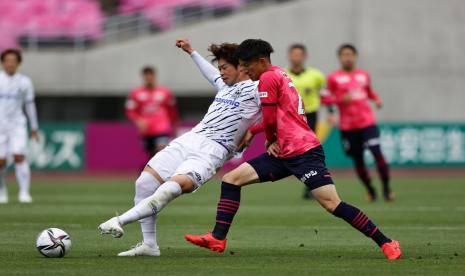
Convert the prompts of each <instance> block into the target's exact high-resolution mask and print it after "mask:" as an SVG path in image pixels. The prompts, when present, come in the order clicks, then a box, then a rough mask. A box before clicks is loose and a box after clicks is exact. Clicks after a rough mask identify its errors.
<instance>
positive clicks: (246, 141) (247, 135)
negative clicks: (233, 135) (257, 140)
mask: <svg viewBox="0 0 465 276" xmlns="http://www.w3.org/2000/svg"><path fill="white" fill-rule="evenodd" d="M253 137H254V135H253V134H252V132H251V131H250V130H247V132H246V133H245V134H244V137H242V141H241V143H240V144H239V146H238V147H237V150H236V151H237V152H242V151H243V150H244V149H245V148H247V147H248V146H249V145H250V143H252V139H253Z"/></svg>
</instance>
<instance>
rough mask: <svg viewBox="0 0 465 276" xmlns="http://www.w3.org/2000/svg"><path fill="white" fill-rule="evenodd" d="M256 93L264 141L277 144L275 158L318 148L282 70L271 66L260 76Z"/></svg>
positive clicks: (296, 96)
mask: <svg viewBox="0 0 465 276" xmlns="http://www.w3.org/2000/svg"><path fill="white" fill-rule="evenodd" d="M258 91H259V95H260V100H261V103H262V111H263V126H264V129H265V134H266V139H267V140H268V141H270V142H273V141H277V142H278V145H279V148H280V152H279V157H285V158H288V157H293V156H297V155H300V154H303V153H305V152H307V151H308V150H310V149H312V148H315V147H317V146H319V145H320V141H319V140H318V138H317V137H316V135H315V133H314V132H313V131H312V130H311V129H310V127H309V126H308V124H307V119H306V117H305V110H304V104H303V101H302V99H301V98H300V95H299V93H298V92H297V90H296V89H295V87H294V84H293V83H292V81H291V78H290V77H289V76H288V75H287V73H286V72H285V71H284V70H283V69H281V68H279V67H277V66H273V67H271V68H270V69H269V70H268V71H267V72H265V73H263V74H262V75H261V76H260V83H259V84H258ZM273 107H275V108H273Z"/></svg>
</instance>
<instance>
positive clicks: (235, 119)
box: [192, 52, 261, 153]
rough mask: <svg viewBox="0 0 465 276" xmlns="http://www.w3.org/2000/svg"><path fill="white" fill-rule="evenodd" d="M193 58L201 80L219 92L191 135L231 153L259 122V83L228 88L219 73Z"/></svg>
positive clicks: (249, 81)
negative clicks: (209, 141)
mask: <svg viewBox="0 0 465 276" xmlns="http://www.w3.org/2000/svg"><path fill="white" fill-rule="evenodd" d="M192 58H193V59H194V61H195V62H196V64H197V65H198V66H199V68H200V69H201V71H202V73H203V74H204V76H206V77H207V79H208V80H209V81H210V82H211V83H212V84H213V85H214V86H215V88H216V89H218V93H217V94H216V97H215V99H214V100H213V103H212V104H211V105H210V107H209V109H208V112H207V114H206V115H205V116H204V118H203V119H202V121H201V122H200V123H199V124H198V125H196V126H195V127H194V128H193V129H192V132H194V133H197V134H200V135H202V136H205V137H207V138H209V139H211V140H213V141H215V142H217V143H219V144H221V145H222V146H223V147H225V148H226V149H228V151H229V152H230V153H233V152H235V151H236V149H237V146H238V145H239V143H240V142H241V140H242V137H243V136H244V134H245V132H246V131H247V129H249V127H251V126H252V125H254V124H257V123H258V122H259V121H260V120H261V112H260V98H259V96H258V92H257V85H258V82H253V81H251V80H246V81H242V82H239V83H236V84H234V85H232V86H228V85H226V84H225V83H224V82H223V80H222V79H221V77H220V74H219V71H218V70H217V69H216V68H214V67H213V66H212V65H211V64H210V63H209V62H207V61H206V60H204V59H203V57H202V56H200V55H199V54H198V53H197V52H194V53H193V54H192ZM205 66H209V68H207V69H206V68H205ZM202 69H203V70H202ZM208 69H210V71H209V72H208Z"/></svg>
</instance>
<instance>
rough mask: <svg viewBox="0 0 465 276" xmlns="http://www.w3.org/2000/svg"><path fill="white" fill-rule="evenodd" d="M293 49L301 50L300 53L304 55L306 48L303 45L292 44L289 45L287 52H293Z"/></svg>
mask: <svg viewBox="0 0 465 276" xmlns="http://www.w3.org/2000/svg"><path fill="white" fill-rule="evenodd" d="M295 49H299V50H302V52H304V54H306V53H307V47H305V45H303V44H301V43H294V44H291V46H289V52H290V51H292V50H295Z"/></svg>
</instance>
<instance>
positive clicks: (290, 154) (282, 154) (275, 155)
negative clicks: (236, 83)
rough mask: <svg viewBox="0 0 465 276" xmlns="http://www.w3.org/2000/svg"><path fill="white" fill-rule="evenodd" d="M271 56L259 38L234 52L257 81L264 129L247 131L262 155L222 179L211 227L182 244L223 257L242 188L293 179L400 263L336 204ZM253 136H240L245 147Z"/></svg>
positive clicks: (375, 234) (295, 100)
mask: <svg viewBox="0 0 465 276" xmlns="http://www.w3.org/2000/svg"><path fill="white" fill-rule="evenodd" d="M272 52H273V48H272V47H271V45H270V44H269V43H268V42H266V41H263V40H260V39H247V40H245V41H244V42H242V43H241V44H240V45H239V48H238V49H237V51H236V56H237V57H238V58H239V61H240V64H241V66H243V67H244V69H245V72H246V73H247V75H249V77H250V79H252V80H253V81H257V80H259V81H260V83H259V86H258V91H259V95H260V99H261V104H262V115H263V124H262V126H258V127H253V130H251V132H255V131H258V130H259V129H263V130H264V131H265V135H266V147H267V152H266V153H264V154H263V155H261V156H259V157H257V158H255V159H252V160H250V161H247V162H246V163H243V164H242V165H241V166H239V167H238V168H236V169H234V170H232V171H231V172H229V173H227V174H226V175H224V177H223V179H222V181H223V183H222V184H221V198H220V201H219V203H218V206H217V215H216V225H215V228H214V229H213V231H212V232H211V233H207V234H205V235H186V236H185V238H186V240H187V241H189V242H191V243H193V244H195V245H198V246H201V247H205V248H209V249H210V250H212V251H217V252H223V251H224V249H225V247H226V235H227V233H228V231H229V227H230V226H231V223H232V221H233V218H234V216H235V214H236V212H237V210H238V209H239V205H240V198H241V187H242V186H246V185H249V184H252V183H257V182H267V181H277V180H279V179H282V178H285V177H288V176H290V175H294V176H296V177H297V178H298V179H299V180H300V181H302V182H303V183H304V184H305V185H306V186H307V187H309V189H311V190H312V193H313V196H314V197H315V199H316V200H317V201H318V202H319V203H320V204H321V206H322V207H323V208H325V209H326V210H327V211H328V212H330V213H332V214H333V215H335V216H336V217H339V218H342V219H344V220H345V221H347V222H348V223H350V224H351V225H352V226H353V227H354V228H356V229H357V230H359V231H360V232H362V233H363V234H365V235H366V236H368V237H371V238H372V239H373V240H374V241H375V242H376V243H377V244H378V245H379V246H380V247H381V249H382V251H383V253H384V254H385V256H386V257H387V258H388V259H398V258H400V256H401V251H400V245H399V242H397V241H394V240H391V239H389V238H387V237H386V236H384V235H383V233H381V231H380V230H379V229H378V227H376V226H375V224H374V223H373V222H372V221H371V220H370V219H369V218H368V217H367V216H366V215H365V214H364V213H363V212H362V211H360V210H359V209H358V208H356V207H354V206H352V205H349V204H347V203H345V202H342V201H341V200H340V199H339V196H338V194H337V192H336V188H335V186H334V185H333V180H332V178H331V175H330V174H329V172H328V169H327V168H326V164H325V155H324V152H323V148H322V146H321V145H320V142H319V141H318V139H317V138H316V135H315V133H313V131H312V130H311V129H310V128H309V126H308V124H307V121H306V117H305V112H304V108H303V102H302V100H301V98H300V96H299V94H298V92H297V90H296V89H295V87H294V84H293V83H292V81H291V79H290V78H289V76H288V75H287V74H286V72H285V71H284V70H282V69H281V68H279V67H277V66H273V65H272V64H271V58H270V55H271V53H272ZM252 136H253V135H252V133H249V134H248V135H245V137H244V140H245V141H244V144H248V143H249V142H250V139H251V137H252Z"/></svg>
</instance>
